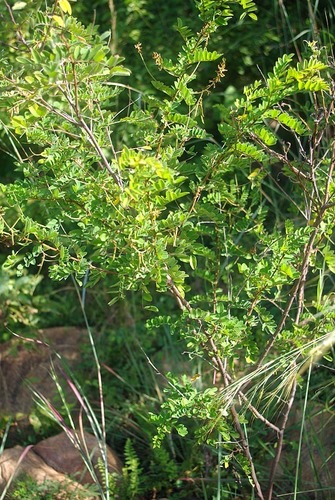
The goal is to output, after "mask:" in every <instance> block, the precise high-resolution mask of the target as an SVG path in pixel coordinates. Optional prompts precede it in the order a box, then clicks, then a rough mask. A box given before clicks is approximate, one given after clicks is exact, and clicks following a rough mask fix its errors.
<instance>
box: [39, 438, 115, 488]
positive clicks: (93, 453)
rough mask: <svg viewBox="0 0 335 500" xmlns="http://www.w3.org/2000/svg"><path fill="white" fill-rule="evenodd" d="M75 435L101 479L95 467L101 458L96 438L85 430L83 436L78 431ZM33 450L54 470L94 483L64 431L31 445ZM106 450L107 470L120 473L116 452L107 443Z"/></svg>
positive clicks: (80, 480) (86, 482)
mask: <svg viewBox="0 0 335 500" xmlns="http://www.w3.org/2000/svg"><path fill="white" fill-rule="evenodd" d="M77 436H78V437H77V438H76V443H77V444H78V446H80V447H81V449H82V451H83V454H84V455H86V456H88V457H89V458H90V460H91V462H92V465H93V467H94V470H95V471H96V474H97V477H98V479H99V480H100V481H101V475H100V473H99V469H98V467H97V464H98V460H99V458H100V459H101V451H100V449H99V444H98V441H97V439H96V438H95V437H94V436H92V435H91V434H89V433H88V432H85V431H84V433H83V436H80V437H79V433H78V434H77ZM33 451H34V453H36V454H37V455H39V456H40V457H41V458H42V459H43V460H44V462H45V463H46V464H48V465H49V466H50V467H52V468H53V469H55V470H56V471H58V472H61V473H64V474H68V475H71V476H73V477H75V478H76V480H77V481H79V482H80V483H81V484H94V482H95V481H94V479H93V478H92V476H91V474H90V472H89V471H88V469H87V468H86V466H85V464H84V461H83V457H82V455H81V453H80V451H79V450H78V449H77V448H75V446H74V445H73V443H72V442H71V441H70V439H69V437H68V436H67V434H66V433H65V432H61V433H60V434H58V435H57V436H54V437H51V438H48V439H44V440H43V441H41V442H40V443H38V444H37V445H35V446H34V447H33ZM106 451H107V463H108V470H109V472H111V473H112V472H116V473H118V474H122V464H121V461H120V460H119V458H118V456H117V455H116V453H115V452H114V451H113V450H112V449H111V448H110V447H109V446H108V445H107V447H106Z"/></svg>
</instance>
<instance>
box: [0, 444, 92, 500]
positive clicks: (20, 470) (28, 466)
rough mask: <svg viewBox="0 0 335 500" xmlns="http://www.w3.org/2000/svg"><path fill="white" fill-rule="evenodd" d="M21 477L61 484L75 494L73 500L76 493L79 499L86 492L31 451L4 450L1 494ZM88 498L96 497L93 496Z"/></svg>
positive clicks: (19, 449)
mask: <svg viewBox="0 0 335 500" xmlns="http://www.w3.org/2000/svg"><path fill="white" fill-rule="evenodd" d="M20 476H29V477H31V478H32V479H34V480H35V481H36V483H38V484H42V483H45V482H46V481H52V482H57V483H61V484H62V487H63V489H64V491H66V492H72V493H73V495H71V496H72V498H75V493H76V492H78V497H79V496H80V492H84V491H85V490H84V488H83V487H82V486H81V485H80V484H79V483H77V482H75V481H72V480H70V479H69V478H68V477H67V476H66V475H65V474H62V473H59V472H57V471H55V470H54V469H53V468H52V467H50V466H49V465H47V464H46V463H45V462H44V460H43V459H42V458H41V457H39V456H38V455H36V453H34V452H33V451H32V450H31V449H30V450H27V449H25V448H23V447H22V446H15V447H14V448H9V449H8V450H4V452H3V453H2V454H1V456H0V493H2V492H3V491H4V489H5V488H6V487H8V486H9V487H10V485H11V484H14V483H15V480H16V479H19V478H20ZM82 496H83V495H81V498H82ZM59 498H60V497H59ZM87 498H94V497H93V496H92V495H91V496H90V497H87Z"/></svg>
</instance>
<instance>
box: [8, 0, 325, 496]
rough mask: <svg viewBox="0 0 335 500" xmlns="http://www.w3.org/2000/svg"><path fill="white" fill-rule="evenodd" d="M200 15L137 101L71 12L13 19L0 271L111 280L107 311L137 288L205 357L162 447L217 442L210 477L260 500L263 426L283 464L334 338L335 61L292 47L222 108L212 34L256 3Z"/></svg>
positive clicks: (174, 386)
mask: <svg viewBox="0 0 335 500" xmlns="http://www.w3.org/2000/svg"><path fill="white" fill-rule="evenodd" d="M131 5H134V6H136V8H137V11H136V12H135V14H136V15H145V14H146V2H132V3H129V4H127V6H128V7H129V10H128V19H129V16H130V6H131ZM196 5H197V8H198V10H199V14H200V18H201V19H202V21H203V22H204V24H203V26H202V27H201V28H200V29H199V30H197V31H196V32H195V31H194V30H193V29H192V27H191V26H190V27H189V26H186V25H185V24H184V23H183V21H182V20H179V21H177V30H178V32H179V34H180V35H181V38H182V40H183V41H182V43H183V45H182V47H180V48H179V49H178V50H179V51H178V52H177V51H176V53H175V54H173V55H172V56H171V54H169V55H168V57H166V56H165V55H164V52H163V50H162V49H158V48H157V50H155V52H154V54H153V59H154V62H155V65H156V67H154V68H152V69H151V68H149V72H150V80H151V81H152V88H151V90H150V91H148V90H146V91H145V92H143V94H142V93H140V99H137V101H136V102H134V101H133V100H132V99H130V100H129V102H128V103H127V104H126V105H124V104H123V100H124V99H125V94H126V93H125V92H124V90H126V89H128V91H129V92H130V95H132V94H131V93H132V92H134V87H133V86H132V84H131V83H130V84H129V85H128V83H127V80H124V79H123V77H125V76H127V77H129V78H130V79H129V82H131V78H132V77H133V76H132V74H131V72H130V71H129V70H128V69H127V68H126V67H124V66H123V64H122V63H123V59H122V57H118V56H116V55H115V53H114V54H111V52H110V50H109V46H108V43H107V37H106V36H104V35H99V34H98V31H97V29H96V28H94V27H92V26H90V27H88V28H85V27H84V26H83V25H82V24H81V23H80V22H79V21H77V20H76V19H75V18H74V17H72V15H71V6H70V4H69V3H68V2H67V1H65V0H64V1H63V2H59V3H58V4H57V3H56V4H55V5H54V6H53V7H52V8H51V9H46V10H45V11H42V10H38V11H37V12H36V13H35V14H34V15H33V16H30V17H29V19H28V18H27V19H26V20H24V21H22V24H21V25H19V27H18V28H16V33H17V34H19V37H18V40H16V41H15V37H13V38H14V42H13V43H12V47H11V50H9V51H8V53H6V52H5V53H4V55H3V63H2V65H1V67H0V71H1V80H2V83H1V86H2V94H1V97H0V105H1V109H2V110H5V111H3V112H2V122H3V133H4V135H5V136H7V141H8V142H9V143H10V144H11V145H12V155H13V156H15V158H16V168H17V176H16V177H15V179H13V181H12V182H9V183H7V184H3V185H2V186H1V190H2V192H3V197H4V199H5V202H6V203H5V207H4V209H3V213H2V215H1V217H2V229H3V238H4V240H5V238H7V240H8V233H9V232H8V228H10V234H11V241H12V245H13V247H14V250H13V254H12V256H10V257H9V258H8V259H7V262H6V267H7V268H8V269H15V270H16V272H18V273H22V274H23V275H24V273H25V272H26V268H29V267H34V266H38V267H39V268H43V266H44V269H45V270H46V271H48V273H49V276H50V277H51V278H52V279H53V280H58V281H62V280H65V279H68V278H69V277H74V278H75V279H76V280H77V283H78V284H79V285H83V286H84V288H85V290H86V287H92V288H94V287H97V286H98V285H100V284H101V283H102V282H103V283H106V286H107V288H108V294H109V304H110V305H111V306H114V307H119V304H120V302H121V301H122V300H123V299H127V298H128V297H129V295H130V293H129V292H131V293H132V294H134V295H133V297H136V299H135V301H136V306H137V308H138V309H141V314H139V313H138V316H139V317H140V319H141V321H142V322H144V321H145V320H146V319H147V329H146V331H144V332H143V335H144V337H145V339H144V340H143V343H145V342H148V340H147V339H148V338H150V335H151V336H152V337H151V338H154V339H157V338H158V337H159V335H160V332H161V331H162V329H165V330H167V331H168V332H169V333H171V334H172V335H174V336H175V338H176V339H178V342H180V343H181V344H182V345H183V346H185V350H186V352H187V354H188V356H189V358H191V359H192V360H194V359H195V360H199V372H200V373H198V374H197V375H195V374H194V373H188V374H186V375H183V376H180V377H179V376H178V375H175V374H167V375H166V376H165V377H164V381H165V383H166V384H167V385H166V387H165V390H164V393H165V396H164V400H163V401H162V404H161V405H160V409H159V410H156V411H151V425H154V426H155V427H156V436H155V437H154V438H153V443H154V445H155V446H161V445H162V443H164V442H166V440H168V439H170V438H171V437H172V436H174V433H175V432H176V433H177V436H178V439H180V438H185V436H186V437H187V435H188V434H189V433H191V436H192V438H193V437H194V439H195V440H196V441H197V442H198V443H199V444H202V445H206V446H210V447H211V449H213V450H214V449H215V448H219V451H220V454H221V455H220V457H221V458H217V467H218V469H219V470H220V468H221V466H222V464H224V466H225V467H226V468H227V469H229V470H232V471H233V472H234V474H236V475H243V477H244V479H243V480H242V479H241V480H240V482H241V485H242V486H241V490H243V488H249V490H248V491H249V494H251V493H250V490H251V489H253V491H254V493H255V494H256V495H258V497H259V498H263V496H262V495H263V494H262V487H261V482H260V479H259V476H258V471H257V470H256V465H255V464H256V462H255V461H254V459H253V458H252V454H251V451H250V450H251V448H252V446H253V436H252V431H253V428H254V425H258V424H260V423H262V424H263V425H264V428H265V429H266V430H267V431H269V430H271V431H275V434H276V439H278V442H277V450H279V451H278V453H280V450H281V447H282V439H283V438H282V436H283V431H284V429H285V425H286V424H285V422H286V420H285V419H284V424H283V427H282V428H279V427H277V425H281V424H274V423H272V422H277V417H276V413H277V412H282V411H284V415H288V413H289V411H290V408H291V404H292V402H293V399H294V392H295V386H296V384H297V380H299V377H302V376H303V374H304V370H305V368H304V366H306V363H309V364H311V363H312V362H313V359H314V357H313V356H314V355H313V354H311V353H313V349H314V348H315V345H316V346H319V345H320V346H323V347H320V349H321V352H322V353H323V354H325V353H326V351H327V349H329V346H330V345H332V342H333V330H332V329H333V327H332V325H331V322H327V321H326V320H325V319H324V318H325V317H326V311H327V307H328V306H329V300H330V296H331V294H332V290H333V283H332V282H329V283H327V286H324V283H323V281H322V280H323V278H324V276H325V275H327V276H329V275H331V273H332V272H333V267H334V262H333V261H334V249H333V239H332V236H333V219H334V215H335V213H334V203H333V201H332V200H333V194H334V185H333V184H334V182H333V163H334V158H333V152H332V150H333V145H332V133H331V131H332V124H333V92H334V90H333V89H334V85H333V83H334V82H333V80H332V77H333V75H332V72H333V69H332V65H331V64H329V62H328V56H327V54H326V49H324V48H321V47H319V46H318V44H317V43H316V41H312V42H309V43H308V44H307V45H306V50H305V52H304V53H303V54H302V55H301V56H300V57H299V60H298V62H296V60H295V56H294V55H293V54H284V55H282V56H281V57H280V58H279V59H277V61H276V62H275V63H274V65H273V68H272V70H271V71H269V72H267V73H266V74H265V75H264V77H263V79H262V80H256V81H253V83H249V84H247V85H245V87H244V90H243V95H241V96H239V97H238V98H236V99H235V100H234V103H233V104H232V105H227V103H226V102H225V100H224V99H223V98H222V95H220V93H217V94H216V88H217V87H219V86H220V85H222V81H224V78H225V74H226V71H227V68H226V60H225V59H224V58H223V57H224V56H225V54H222V53H221V52H222V51H221V48H220V47H221V45H220V46H219V45H217V44H215V43H214V42H215V41H216V40H217V38H215V37H216V36H218V35H217V33H218V32H221V30H222V33H225V30H226V28H225V26H226V25H227V24H228V23H229V22H233V21H232V19H233V16H234V14H235V8H237V9H236V10H241V9H242V14H240V13H239V14H240V15H239V17H238V19H239V21H238V22H239V23H242V21H243V22H246V20H247V18H248V17H249V18H251V19H253V20H255V19H256V14H255V10H256V7H255V3H254V2H252V1H245V0H236V1H233V0H227V1H220V2H218V1H207V0H206V1H202V0H201V1H197V2H196ZM128 7H127V8H128ZM135 14H134V15H135ZM132 36H133V37H135V34H134V33H133V34H132ZM22 37H23V38H22ZM23 40H24V43H23ZM112 42H113V41H112ZM137 51H138V54H139V56H140V59H142V60H143V61H144V56H143V47H142V45H141V44H140V43H138V44H137ZM215 65H216V67H215ZM156 74H159V75H160V76H159V78H158V77H156ZM204 74H206V77H205V78H204ZM208 74H210V75H211V76H210V77H208ZM213 96H215V97H213ZM212 99H217V105H216V107H215V112H216V113H217V114H218V116H219V123H217V128H218V133H215V135H213V133H212V132H211V130H210V127H208V126H207V116H206V113H207V110H208V108H207V107H206V106H211V103H212V102H213V101H212ZM276 169H277V172H279V174H278V175H277V176H276ZM279 176H280V179H279ZM277 193H280V203H281V205H280V204H279V201H277V199H276V194H277ZM282 207H283V210H282ZM17 255H22V256H23V259H22V260H21V261H20V263H19V264H18V262H17V258H16V257H17ZM320 271H321V273H320ZM162 296H163V297H164V299H162ZM316 298H317V300H316ZM116 303H119V304H118V305H117V306H116ZM326 304H327V306H326ZM120 307H121V306H120ZM180 310H181V312H180ZM315 313H317V314H318V315H320V316H317V317H316V315H315ZM320 317H322V320H320V321H319V320H318V319H317V318H320ZM325 339H327V341H326V342H325ZM329 339H330V340H329ZM119 342H120V343H122V345H123V346H124V345H125V343H126V342H125V339H124V338H122V339H120V340H119ZM148 344H149V345H150V342H148ZM305 344H306V346H305ZM131 347H132V346H131ZM131 351H132V349H131V348H130V349H128V352H129V356H130V358H131V359H133V357H132V356H133V354H132V352H131ZM153 351H155V349H153ZM138 372H139V373H141V372H140V369H139V370H138ZM241 373H246V375H244V376H241ZM139 378H140V377H139ZM213 381H214V382H213ZM258 392H259V394H262V397H260V396H259V394H258V395H257V393H258ZM276 397H278V401H281V404H282V406H283V407H284V410H283V409H282V408H281V407H278V408H277V405H276V402H275V401H276ZM285 412H286V413H285ZM254 419H256V421H257V424H254ZM263 430H264V429H263ZM248 439H250V440H251V443H249V441H248ZM222 453H223V458H222ZM125 456H126V459H125V463H126V466H125V469H124V483H123V486H121V487H122V488H125V490H124V491H125V492H126V493H124V495H126V496H127V498H128V497H129V498H136V496H138V495H140V494H141V493H142V492H143V488H145V487H146V486H144V484H143V482H142V479H141V467H140V462H139V459H138V457H137V454H136V453H135V451H134V448H133V446H132V444H131V441H127V443H126V448H125ZM169 470H170V472H171V481H175V479H176V475H177V474H176V469H174V467H172V466H171V464H170V466H169ZM220 477H221V476H220ZM273 482H274V476H270V478H269V484H270V490H271V489H272V488H273ZM114 487H115V484H114V483H113V488H114ZM161 487H162V488H163V487H166V485H165V484H164V486H163V485H161Z"/></svg>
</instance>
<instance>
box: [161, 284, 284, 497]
mask: <svg viewBox="0 0 335 500" xmlns="http://www.w3.org/2000/svg"><path fill="white" fill-rule="evenodd" d="M167 279H168V286H169V289H170V291H171V293H172V294H173V295H174V297H175V298H176V300H177V302H178V304H179V306H180V308H181V309H187V310H188V311H189V312H190V311H191V310H192V307H191V305H190V304H189V302H187V300H185V299H184V297H182V295H181V294H180V292H179V290H178V288H177V287H176V285H175V284H174V283H173V280H172V278H171V277H170V276H169V275H168V277H167ZM198 322H199V325H200V326H201V327H202V326H203V323H202V322H201V320H199V321H198ZM204 333H205V335H206V338H207V340H208V343H209V345H210V347H211V349H212V351H213V353H214V355H213V359H214V362H215V364H216V365H217V367H218V369H219V371H220V373H221V375H222V378H223V380H224V382H225V386H226V387H227V386H228V385H229V383H230V380H231V379H230V377H229V375H228V374H227V371H226V369H225V367H224V365H223V363H222V360H221V358H220V356H219V353H218V349H217V347H216V344H215V342H214V340H213V338H212V336H211V335H210V334H209V333H207V332H206V330H204ZM249 407H251V405H250V404H249ZM256 411H257V410H256ZM230 412H231V415H232V417H233V421H234V425H235V429H236V430H237V432H238V434H239V436H240V439H241V447H242V450H243V453H244V455H245V457H246V458H247V460H248V462H249V466H250V470H251V477H252V480H253V482H254V487H255V489H256V492H257V496H258V498H260V499H261V500H264V495H263V492H262V488H261V485H260V483H259V481H258V477H257V474H256V470H255V466H254V462H253V459H252V456H251V453H250V448H249V444H248V441H247V439H246V437H245V433H244V431H243V429H242V427H241V424H240V421H239V418H238V413H237V411H236V409H235V406H234V405H232V406H231V407H230ZM257 413H258V412H257ZM264 420H265V417H263V422H264ZM276 430H277V429H276Z"/></svg>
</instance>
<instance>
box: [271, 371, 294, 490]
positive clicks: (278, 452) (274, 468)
mask: <svg viewBox="0 0 335 500" xmlns="http://www.w3.org/2000/svg"><path fill="white" fill-rule="evenodd" d="M296 388H297V381H296V379H295V378H294V379H293V382H292V389H291V394H290V398H289V400H288V402H287V405H286V411H285V413H284V415H283V421H282V424H281V428H280V431H279V437H278V441H277V450H276V456H275V459H274V461H273V463H272V467H271V473H270V478H269V485H268V491H267V496H266V498H267V500H271V499H272V493H273V486H274V480H275V476H276V472H277V467H278V464H279V460H280V457H281V453H282V450H283V443H284V432H285V429H286V425H287V420H288V416H289V414H290V412H291V409H292V405H293V402H294V398H295V393H296Z"/></svg>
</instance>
